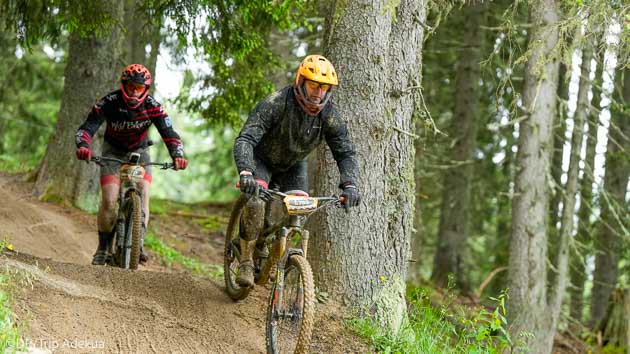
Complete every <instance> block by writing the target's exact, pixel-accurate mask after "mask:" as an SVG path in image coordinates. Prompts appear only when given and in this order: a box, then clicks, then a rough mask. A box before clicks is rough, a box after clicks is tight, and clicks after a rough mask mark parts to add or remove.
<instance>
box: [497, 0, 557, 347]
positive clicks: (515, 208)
mask: <svg viewBox="0 0 630 354" xmlns="http://www.w3.org/2000/svg"><path fill="white" fill-rule="evenodd" d="M530 21H531V22H532V25H533V26H532V28H531V33H530V34H529V36H530V37H529V44H528V47H529V50H531V54H530V57H529V59H528V61H527V68H526V70H525V83H524V90H523V91H524V92H523V106H524V109H525V110H526V112H525V113H526V114H527V115H528V117H527V119H526V120H524V121H523V122H522V123H521V124H520V126H519V128H520V129H519V141H518V153H517V156H516V178H515V182H514V194H515V196H514V199H513V202H512V235H511V239H510V260H509V267H508V268H509V271H508V273H509V279H510V280H509V282H510V287H509V288H510V292H509V296H510V301H509V308H508V316H509V323H510V324H511V328H510V331H511V333H512V338H518V336H519V335H520V334H521V333H523V332H526V333H531V334H533V335H534V336H535V339H531V338H528V339H527V340H526V341H527V346H528V347H529V348H530V350H531V351H532V352H534V353H549V352H551V344H552V341H553V336H554V332H555V329H554V330H552V329H551V328H550V320H551V318H550V317H549V316H548V313H547V309H548V307H547V301H546V300H547V291H546V287H547V270H546V269H547V267H546V265H547V226H548V225H547V212H548V201H549V190H548V186H549V180H548V179H547V178H548V176H549V174H550V168H549V162H550V161H549V160H550V159H551V149H552V146H553V140H552V132H553V119H554V117H555V113H556V94H557V86H558V61H557V57H555V55H556V53H554V50H556V49H557V48H556V44H557V42H558V28H557V25H558V21H559V3H558V1H557V0H537V1H532V2H531V3H530Z"/></svg>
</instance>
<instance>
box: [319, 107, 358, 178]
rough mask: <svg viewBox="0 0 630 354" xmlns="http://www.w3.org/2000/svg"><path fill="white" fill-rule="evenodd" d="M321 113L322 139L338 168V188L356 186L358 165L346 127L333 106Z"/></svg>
mask: <svg viewBox="0 0 630 354" xmlns="http://www.w3.org/2000/svg"><path fill="white" fill-rule="evenodd" d="M322 113H323V115H324V119H323V122H324V137H325V139H326V143H327V144H328V146H329V147H330V150H331V152H332V155H333V157H334V159H335V161H337V167H338V168H339V175H340V181H339V187H340V188H344V187H346V186H348V185H353V186H356V185H357V179H358V177H359V164H358V163H357V159H356V150H355V148H354V144H353V143H352V139H351V138H350V134H349V132H348V127H347V126H346V123H345V122H344V121H343V120H342V119H341V118H340V117H339V115H338V113H337V110H336V109H335V108H334V106H333V107H330V108H329V109H326V110H325V111H324V112H322Z"/></svg>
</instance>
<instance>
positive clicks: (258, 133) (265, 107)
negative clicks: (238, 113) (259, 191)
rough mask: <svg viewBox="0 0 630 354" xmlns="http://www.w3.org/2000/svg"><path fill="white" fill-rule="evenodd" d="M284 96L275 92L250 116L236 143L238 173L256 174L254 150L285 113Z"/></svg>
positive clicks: (257, 106) (235, 153)
mask: <svg viewBox="0 0 630 354" xmlns="http://www.w3.org/2000/svg"><path fill="white" fill-rule="evenodd" d="M284 100H285V98H284V96H283V95H282V94H280V93H278V92H274V93H272V94H271V95H269V96H267V97H266V98H265V99H264V100H262V101H260V102H259V103H258V105H256V107H255V108H254V110H253V111H252V112H251V113H250V114H249V117H248V118H247V121H246V122H245V125H243V128H242V129H241V132H240V134H239V135H238V137H237V138H236V140H235V141H234V161H235V162H236V168H237V169H238V172H239V173H241V172H243V171H248V172H254V148H255V147H256V145H258V143H259V142H260V140H261V139H262V138H263V136H264V135H265V133H266V132H267V131H268V130H269V129H270V128H271V127H272V126H273V125H274V124H275V122H276V121H277V119H279V117H280V115H281V114H282V111H283V108H284V106H283V104H284Z"/></svg>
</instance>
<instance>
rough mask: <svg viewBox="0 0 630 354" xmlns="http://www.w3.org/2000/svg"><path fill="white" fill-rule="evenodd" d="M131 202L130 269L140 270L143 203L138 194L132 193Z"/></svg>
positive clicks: (130, 194) (130, 195)
mask: <svg viewBox="0 0 630 354" xmlns="http://www.w3.org/2000/svg"><path fill="white" fill-rule="evenodd" d="M129 199H130V200H131V213H129V214H130V215H129V216H131V220H132V225H131V259H130V260H129V269H138V264H139V263H140V238H141V237H142V202H141V200H140V195H138V193H137V192H134V191H132V192H130V193H129Z"/></svg>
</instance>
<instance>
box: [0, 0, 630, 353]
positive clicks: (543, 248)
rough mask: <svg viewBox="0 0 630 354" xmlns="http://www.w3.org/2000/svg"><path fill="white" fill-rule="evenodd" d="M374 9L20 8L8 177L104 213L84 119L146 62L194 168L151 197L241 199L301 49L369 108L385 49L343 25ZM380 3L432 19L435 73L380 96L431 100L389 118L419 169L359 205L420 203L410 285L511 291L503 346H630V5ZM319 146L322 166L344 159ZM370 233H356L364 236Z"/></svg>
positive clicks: (365, 189) (411, 235) (483, 297)
mask: <svg viewBox="0 0 630 354" xmlns="http://www.w3.org/2000/svg"><path fill="white" fill-rule="evenodd" d="M361 4H362V2H360V1H344V2H338V1H332V2H304V1H293V0H292V1H280V2H275V1H274V2H267V1H250V2H245V3H242V2H238V1H229V0H227V1H187V2H168V1H160V0H151V1H135V0H126V1H124V2H122V1H115V0H112V1H102V2H98V4H87V3H82V4H81V5H79V6H70V5H69V4H68V2H65V1H52V0H51V1H34V2H32V1H29V2H26V1H12V0H10V1H6V2H3V4H2V5H0V24H2V27H1V28H0V43H2V45H0V51H1V53H2V55H0V78H2V79H0V170H5V171H10V172H14V173H17V172H26V173H28V176H29V178H31V179H32V180H33V181H36V184H35V190H34V193H35V194H37V195H38V196H40V198H42V199H43V200H49V201H54V202H65V203H68V204H71V205H75V206H77V207H81V208H83V209H86V210H90V211H94V210H95V206H96V205H97V204H96V203H95V200H96V198H98V188H97V185H95V184H94V182H90V181H91V180H92V181H94V176H95V173H96V170H95V169H93V167H92V169H90V168H88V167H86V165H84V164H79V162H77V161H74V160H73V158H74V145H73V144H74V143H73V141H74V140H73V138H72V137H73V135H72V134H73V130H76V128H77V127H78V125H79V124H80V123H81V122H82V121H83V119H85V116H86V114H87V112H88V110H89V109H90V107H91V104H92V103H93V102H94V101H95V100H96V99H97V98H99V97H101V96H103V95H104V94H106V93H107V92H109V91H111V90H114V89H116V88H117V85H118V81H117V80H118V78H119V73H120V71H121V70H122V68H123V67H124V66H125V65H126V64H128V63H131V62H140V63H143V64H145V65H147V66H148V67H149V68H150V69H151V71H152V72H153V73H155V76H156V87H155V88H154V89H153V94H154V96H156V97H157V99H158V101H160V102H161V103H163V104H164V105H165V107H166V111H167V112H168V113H169V114H170V115H171V116H172V118H173V121H174V125H175V128H176V129H177V130H178V131H179V132H180V134H181V135H182V138H183V141H184V144H185V146H186V155H187V158H188V159H189V161H190V167H189V169H188V170H187V171H186V172H185V173H177V174H167V173H164V174H160V175H159V176H155V177H156V178H155V179H154V184H153V189H152V195H154V196H157V197H161V198H166V199H173V200H178V201H181V202H200V201H210V200H212V201H231V200H233V199H234V198H235V197H236V196H237V193H238V191H237V190H236V189H235V188H234V182H235V181H236V180H237V173H236V169H235V167H234V165H233V158H232V151H231V148H232V144H233V140H234V138H235V136H236V134H237V133H238V131H239V129H240V125H241V124H242V122H243V121H244V119H246V117H247V114H248V112H249V110H250V109H252V108H253V106H254V105H255V104H256V102H258V100H260V99H262V98H263V97H264V96H265V95H266V94H268V93H270V92H272V91H273V90H274V89H279V88H281V87H284V86H286V85H288V84H291V83H292V81H293V78H294V73H295V70H296V68H297V65H298V63H299V62H300V60H301V58H302V57H304V56H305V55H307V54H314V53H323V54H324V55H329V54H331V55H332V56H331V57H330V59H331V60H332V62H333V64H335V65H337V63H339V65H338V69H340V70H339V76H340V81H341V86H340V88H339V99H337V100H336V102H337V104H343V103H345V104H348V105H350V104H352V103H354V102H355V101H353V100H355V99H358V98H356V97H357V96H359V95H360V94H362V93H361V92H358V91H353V90H355V85H350V84H349V82H350V79H348V81H347V82H348V84H347V87H348V89H347V90H346V91H344V77H347V78H350V77H351V74H352V75H354V74H355V73H360V72H361V66H360V65H359V64H361V63H363V60H365V61H367V62H378V59H375V58H365V56H360V55H355V54H354V53H356V52H355V51H353V49H351V47H352V43H353V42H352V41H351V40H349V39H347V38H345V37H343V36H340V35H339V32H335V31H339V28H343V25H344V20H343V19H344V18H345V16H353V15H354V16H356V17H357V18H359V17H362V16H368V15H369V13H368V11H367V10H365V11H366V13H360V12H361V11H363V10H361V9H362V7H361ZM373 6H374V9H373V10H374V11H373V13H374V14H375V15H374V16H375V17H377V18H382V17H385V18H388V19H389V21H390V22H391V24H388V25H387V26H384V27H383V28H385V29H383V28H380V27H379V28H373V30H375V31H381V30H383V31H385V30H387V28H392V27H395V26H396V24H397V23H403V22H404V19H405V14H408V13H410V14H411V18H413V23H414V26H417V28H419V29H420V31H421V32H422V34H421V35H419V36H418V37H419V38H421V40H420V43H419V44H418V49H417V50H416V51H414V52H417V53H418V54H419V55H418V59H417V60H416V62H415V65H417V68H416V67H415V66H413V67H411V66H409V65H407V66H406V67H407V68H408V69H410V72H412V74H409V75H408V76H409V77H404V78H402V77H393V78H390V80H392V81H396V80H398V81H403V80H404V81H405V82H408V84H407V85H406V86H405V87H403V88H400V89H391V90H390V91H388V92H381V91H383V90H384V89H381V91H378V90H377V91H366V92H367V95H368V98H367V99H365V97H364V99H365V102H370V101H371V99H370V98H369V97H372V98H373V102H376V101H378V97H381V96H383V95H384V96H386V97H395V98H399V97H403V98H404V97H411V98H412V100H411V102H412V111H413V112H412V113H411V114H410V120H409V121H408V122H407V123H409V126H408V127H404V126H401V125H397V124H394V123H392V124H391V127H388V128H387V131H388V132H389V133H387V134H399V135H400V136H403V137H405V138H406V139H407V140H403V141H405V144H407V145H408V146H407V147H406V148H407V149H409V151H410V152H412V153H411V154H410V156H411V163H412V166H413V173H412V176H411V177H409V176H402V177H401V178H400V179H396V180H395V181H394V182H392V183H391V185H389V186H388V187H387V188H389V189H386V190H384V193H382V194H384V195H385V197H384V198H383V199H381V200H379V199H375V198H371V197H370V195H380V194H379V193H380V192H382V191H381V190H376V189H377V188H380V187H375V185H372V184H370V183H365V185H362V186H360V187H361V189H362V193H363V194H364V195H366V196H368V197H367V198H366V201H365V202H364V205H362V207H361V208H360V212H361V213H364V214H363V215H364V216H366V217H369V216H370V215H371V214H370V208H382V207H384V208H386V209H390V208H393V209H396V208H401V209H403V208H409V210H410V211H409V213H410V214H411V215H412V217H413V222H412V223H411V224H412V227H409V228H408V227H402V228H399V229H397V228H395V227H391V228H390V229H393V230H402V231H397V232H398V233H400V234H401V236H400V237H402V242H401V243H406V244H408V247H407V246H404V245H403V246H396V247H401V248H400V249H397V251H400V252H401V253H402V254H405V253H408V254H409V256H408V259H406V260H405V263H406V266H405V267H406V269H404V270H403V271H401V272H400V274H403V275H404V276H405V278H406V284H407V293H408V294H413V291H412V290H413V289H416V288H417V287H423V286H428V284H430V286H431V287H436V288H442V289H448V291H450V292H453V293H455V294H458V295H460V296H462V297H465V298H468V299H470V300H471V303H477V304H485V305H489V306H490V305H491V306H497V302H496V301H495V300H489V298H490V297H494V298H495V299H499V300H500V301H503V300H505V301H507V302H506V304H507V305H504V306H503V307H502V306H499V307H497V308H502V309H503V310H504V311H507V312H506V313H504V315H505V316H503V315H502V316H501V317H500V318H499V320H500V321H503V320H505V322H504V323H500V324H498V325H497V328H491V329H492V330H493V331H494V332H492V331H490V332H492V333H493V334H492V335H488V338H490V337H493V336H498V337H501V336H503V338H510V339H509V340H507V341H503V342H501V341H499V342H496V343H498V344H496V345H497V346H498V347H500V345H506V346H508V347H511V348H529V350H531V351H533V352H541V353H542V352H550V351H551V348H552V342H553V340H554V333H555V332H556V330H557V331H558V332H559V333H565V334H566V333H568V334H570V335H569V337H571V338H573V339H575V340H579V341H581V342H583V344H585V345H590V346H592V347H593V348H596V347H599V348H600V349H601V348H604V347H607V348H609V349H610V350H617V351H618V352H623V350H630V324H629V323H628V321H630V232H629V231H628V230H629V228H630V217H629V215H630V213H629V211H630V209H629V199H630V195H629V193H628V191H629V181H630V179H629V177H630V154H629V153H628V152H629V149H630V66H629V65H630V60H629V51H628V45H629V44H630V36H629V35H628V34H629V33H630V9H629V5H628V4H627V3H626V2H624V1H603V0H602V1H597V0H594V1H588V0H575V1H568V0H564V1H558V0H556V1H544V0H540V1H516V2H514V1H501V0H498V1H467V2H464V1H386V2H384V3H379V5H378V6H377V5H373ZM366 7H368V8H369V7H370V6H366ZM409 9H412V10H413V11H411V10H409ZM346 11H355V12H354V13H350V14H348V13H346ZM406 11H407V12H406ZM95 14H98V15H95ZM335 24H336V25H337V26H335ZM357 26H359V25H357ZM392 36H393V35H392ZM347 37H350V35H348V36H347ZM414 38H415V37H414ZM363 39H364V38H356V41H359V43H360V44H359V45H360V46H364V47H366V48H368V50H367V52H371V51H372V50H373V51H375V52H378V49H379V48H381V47H387V46H388V45H392V41H393V40H391V39H390V42H387V41H385V42H384V43H376V42H374V43H368V42H363V41H362V40H363ZM335 40H337V42H335ZM343 41H347V42H343ZM344 46H345V47H344ZM370 46H372V47H370ZM379 46H380V47H379ZM392 46H393V45H392ZM410 46H411V44H410ZM344 48H348V50H347V53H344ZM346 54H347V55H346ZM392 58H395V57H390V58H389V61H391V62H394V61H395V60H394V59H392ZM336 59H338V60H336ZM357 77H358V76H352V78H353V79H356V78H357ZM410 78H412V79H410ZM380 79H382V78H380V77H379V78H377V77H376V75H375V78H374V79H373V80H375V81H376V80H380ZM362 80H363V79H362ZM364 80H367V81H369V80H371V79H369V76H368V78H366V79H364ZM174 85H175V86H178V87H173V86H174ZM367 86H370V85H367ZM390 86H392V87H394V86H395V85H393V84H392V85H390ZM390 86H388V84H386V85H384V86H382V87H387V88H391V87H390ZM357 90H358V89H357ZM363 94H365V93H363ZM379 95H380V96H379ZM396 95H398V96H396ZM336 98H337V97H336ZM402 104H404V102H403V103H401V104H398V103H394V104H393V107H398V106H400V105H402ZM375 107H376V106H375ZM375 109H376V108H375ZM392 110H395V108H392V107H390V109H389V110H388V109H387V108H386V109H385V111H383V112H391V111H392ZM365 112H366V113H365V114H363V113H362V116H361V117H355V116H353V115H352V114H349V115H348V116H347V119H348V121H349V126H350V129H351V132H352V133H353V138H354V139H355V141H360V140H362V139H364V138H365V137H364V136H361V135H359V134H358V133H359V132H361V133H364V131H363V130H362V127H363V126H365V124H363V122H365V121H367V122H370V121H376V120H378V119H377V118H379V117H375V116H374V117H371V116H370V114H371V113H370V110H369V109H366V111H365ZM383 114H385V115H386V114H387V113H383ZM401 114H403V115H404V112H402V113H401ZM384 124H389V123H384ZM405 124H406V123H405ZM353 128H354V129H353ZM371 128H372V127H370V129H371ZM370 129H368V132H369V134H371V132H372V130H370ZM374 129H376V128H374ZM68 132H70V133H69V134H70V135H68ZM374 134H376V133H374ZM387 134H383V135H387ZM152 138H153V140H154V141H155V142H156V144H155V148H154V149H153V152H152V154H153V159H154V160H166V159H167V158H168V154H167V152H166V149H165V148H164V147H163V146H162V144H160V143H159V141H160V138H159V136H158V135H157V133H156V132H153V133H152ZM371 138H372V137H371ZM375 139H377V140H378V139H379V138H378V137H377V138H375ZM383 139H385V138H383ZM383 141H385V140H383ZM401 151H405V150H404V149H403V150H401ZM401 155H405V154H401ZM312 159H313V165H317V160H320V161H321V160H322V159H324V160H325V159H326V155H325V153H324V152H318V154H313V157H312ZM365 162H366V161H360V163H365ZM68 166H71V167H68ZM57 169H63V170H64V172H63V173H60V172H57ZM403 170H404V169H403ZM407 177H409V178H407ZM383 178H394V177H392V176H389V175H387V173H384V176H383ZM396 178H397V177H396ZM56 180H57V181H64V182H63V183H62V182H56V183H52V182H51V181H56ZM388 181H389V180H388ZM401 181H403V182H401ZM70 182H71V183H70ZM322 183H327V184H329V185H332V186H334V185H335V183H334V181H330V178H328V179H326V180H325V181H324V182H318V183H313V185H314V186H313V188H315V189H314V190H313V192H315V193H317V192H320V191H321V192H323V190H325V188H323V189H322V188H321V187H320V185H321V184H322ZM403 184H404V186H402V185H403ZM392 185H393V187H392ZM397 185H400V186H401V187H399V188H398V187H397ZM371 188H372V189H371ZM328 190H332V189H330V188H329V189H328ZM401 190H402V192H401ZM406 191H411V192H409V193H407V192H406ZM377 192H379V193H377ZM396 193H401V194H403V195H408V194H410V193H412V194H413V195H412V196H411V195H408V199H409V200H410V201H411V200H412V201H413V202H409V203H406V202H405V203H400V204H401V205H397V204H396V203H397V201H400V200H403V199H404V198H391V197H390V198H388V197H387V196H388V195H389V196H392V195H394V196H395V195H397V194H396ZM402 204H404V205H402ZM412 204H413V205H412ZM414 205H415V207H414ZM389 215H393V214H389ZM403 216H404V215H403ZM350 217H353V214H350ZM403 219H404V217H403ZM390 221H391V220H386V221H385V222H384V223H385V224H387V223H388V222H390ZM398 221H399V220H395V221H391V223H392V224H394V223H395V222H398ZM320 222H321V223H330V222H331V221H330V219H326V218H323V219H322V220H321V221H320ZM401 223H403V222H401ZM403 226H404V225H403ZM319 227H321V226H319ZM407 230H408V231H407ZM365 232H368V230H361V229H358V230H356V232H354V231H353V235H354V236H353V238H355V239H356V238H357V237H359V236H357V235H360V234H361V233H365ZM377 236H378V237H380V236H381V235H380V233H377ZM388 236H391V235H390V234H387V232H383V235H382V237H383V238H384V239H387V237H388ZM391 237H394V236H391ZM379 256H380V257H383V258H387V257H388V254H387V253H384V254H381V255H379ZM315 264H317V262H315ZM384 267H385V268H387V267H386V266H384ZM396 267H398V265H396ZM379 274H380V273H379ZM322 281H323V280H322ZM375 282H376V280H375ZM370 286H372V287H377V285H370ZM392 286H394V285H392ZM506 289H509V290H506ZM341 291H342V292H343V289H342V290H341ZM416 294H417V293H416ZM501 294H503V295H501ZM505 294H507V297H505V296H506V295H505ZM409 296H411V295H409ZM354 300H356V301H358V300H357V299H353V301H354ZM407 301H408V302H409V301H411V297H408V299H407ZM385 322H387V321H385ZM394 322H396V321H394ZM390 324H391V322H390ZM394 327H395V330H398V329H399V327H400V324H399V325H396V326H394ZM499 329H505V330H506V331H505V332H504V333H495V332H500V331H499ZM390 330H391V328H390ZM400 333H403V332H400ZM598 333H599V335H598ZM510 334H511V337H510ZM488 338H486V337H482V339H481V340H479V339H478V340H479V341H484V340H489V339H488ZM492 343H495V342H492ZM501 343H502V344H501ZM624 348H625V349H624Z"/></svg>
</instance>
